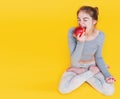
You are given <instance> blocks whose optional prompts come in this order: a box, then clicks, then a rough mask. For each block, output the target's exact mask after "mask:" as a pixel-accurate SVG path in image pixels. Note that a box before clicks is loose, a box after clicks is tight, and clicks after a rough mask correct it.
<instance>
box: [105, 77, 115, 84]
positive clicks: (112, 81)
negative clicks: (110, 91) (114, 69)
mask: <svg viewBox="0 0 120 99" xmlns="http://www.w3.org/2000/svg"><path fill="white" fill-rule="evenodd" d="M115 81H116V79H115V78H114V77H113V76H109V77H107V78H106V82H107V83H110V84H113V83H114V82H115Z"/></svg>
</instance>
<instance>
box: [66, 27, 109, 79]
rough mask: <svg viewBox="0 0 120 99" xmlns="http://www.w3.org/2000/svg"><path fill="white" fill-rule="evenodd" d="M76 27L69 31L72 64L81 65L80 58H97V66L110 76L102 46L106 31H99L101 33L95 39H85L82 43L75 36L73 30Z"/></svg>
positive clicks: (105, 74)
mask: <svg viewBox="0 0 120 99" xmlns="http://www.w3.org/2000/svg"><path fill="white" fill-rule="evenodd" d="M74 29H75V28H71V29H70V30H69V33H68V44H69V48H70V56H71V66H79V65H80V63H79V60H80V59H81V60H90V59H91V58H92V57H94V58H95V62H96V64H97V66H98V67H99V68H100V70H101V72H102V73H103V75H104V76H105V77H109V76H110V73H109V72H108V70H107V67H106V65H105V62H104V60H103V58H102V46H103V42H104V33H103V32H102V31H99V34H98V35H97V37H96V38H95V39H94V40H91V41H85V42H84V43H81V42H79V41H77V40H76V39H75V38H74V37H73V31H74Z"/></svg>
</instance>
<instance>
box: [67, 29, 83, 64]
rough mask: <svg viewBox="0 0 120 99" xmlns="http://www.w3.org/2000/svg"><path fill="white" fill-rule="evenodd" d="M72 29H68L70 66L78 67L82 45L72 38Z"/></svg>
mask: <svg viewBox="0 0 120 99" xmlns="http://www.w3.org/2000/svg"><path fill="white" fill-rule="evenodd" d="M73 31H74V29H70V31H69V34H68V43H69V48H70V56H71V65H72V66H79V60H80V58H81V54H82V49H83V45H84V43H80V42H79V41H77V40H76V39H75V38H74V37H73Z"/></svg>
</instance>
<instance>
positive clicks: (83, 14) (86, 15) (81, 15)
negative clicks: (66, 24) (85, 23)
mask: <svg viewBox="0 0 120 99" xmlns="http://www.w3.org/2000/svg"><path fill="white" fill-rule="evenodd" d="M85 17H86V18H90V15H89V14H88V13H86V12H83V11H80V12H79V13H78V18H85Z"/></svg>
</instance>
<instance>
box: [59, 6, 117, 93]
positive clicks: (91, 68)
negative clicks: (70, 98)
mask: <svg viewBox="0 0 120 99" xmlns="http://www.w3.org/2000/svg"><path fill="white" fill-rule="evenodd" d="M77 19H78V25H79V26H81V27H85V28H86V31H85V32H84V33H83V34H82V35H81V36H80V35H78V36H76V35H74V30H75V28H71V29H70V31H69V33H68V42H69V48H70V55H71V66H70V67H69V68H68V69H67V70H66V71H65V72H64V74H63V75H62V78H61V81H60V85H59V91H60V92H61V93H63V94H65V93H69V92H71V91H73V90H75V89H76V88H78V87H79V86H80V85H82V84H83V83H84V82H87V83H89V84H90V85H91V86H92V87H94V88H95V89H96V90H97V91H99V92H100V93H102V94H104V95H112V94H113V93H114V85H113V83H114V81H115V78H114V77H113V76H111V74H110V73H109V72H108V70H107V67H106V65H105V62H104V60H103V58H102V46H103V42H104V33H103V32H102V31H100V30H98V29H97V28H96V24H97V21H98V8H97V7H91V6H82V7H81V8H80V9H79V10H78V11H77Z"/></svg>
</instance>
